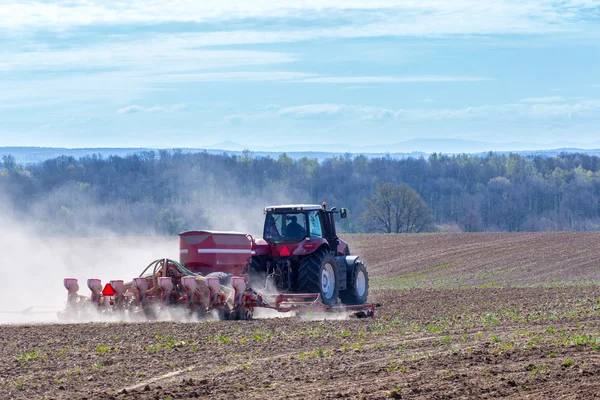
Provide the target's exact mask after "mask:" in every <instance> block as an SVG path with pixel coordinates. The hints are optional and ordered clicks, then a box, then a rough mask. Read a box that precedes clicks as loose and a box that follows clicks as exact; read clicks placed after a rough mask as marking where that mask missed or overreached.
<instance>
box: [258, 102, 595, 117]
mask: <svg viewBox="0 0 600 400" xmlns="http://www.w3.org/2000/svg"><path fill="white" fill-rule="evenodd" d="M599 111H600V100H589V99H578V100H576V101H571V102H564V103H558V102H538V103H533V102H531V103H528V102H519V103H507V104H500V105H482V106H473V107H464V108H456V109H452V108H438V109H429V108H406V109H396V110H393V109H389V108H385V107H373V106H365V105H348V104H305V105H299V106H293V107H286V108H282V109H281V110H279V111H278V113H277V115H279V116H281V117H296V118H302V117H307V118H312V117H318V116H332V115H341V114H343V115H344V116H345V117H349V118H352V117H354V118H357V119H360V120H382V119H389V118H394V119H402V120H445V119H472V118H485V119H490V120H498V119H549V118H572V117H574V116H577V117H582V118H590V117H592V118H593V117H594V116H595V115H597V113H598V112H599ZM257 116H258V117H265V115H264V114H260V115H257Z"/></svg>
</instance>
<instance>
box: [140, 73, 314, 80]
mask: <svg viewBox="0 0 600 400" xmlns="http://www.w3.org/2000/svg"><path fill="white" fill-rule="evenodd" d="M315 75H316V74H309V73H304V72H293V71H240V72H236V71H232V72H207V73H187V74H185V73H182V74H162V75H156V76H153V77H152V78H151V79H152V80H153V81H168V82H269V81H296V80H298V79H302V78H306V77H309V76H315Z"/></svg>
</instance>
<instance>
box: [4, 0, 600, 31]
mask: <svg viewBox="0 0 600 400" xmlns="http://www.w3.org/2000/svg"><path fill="white" fill-rule="evenodd" d="M597 7H599V3H598V1H596V0H590V1H576V0H571V1H560V2H558V1H554V0H529V1H526V2H514V1H510V0H497V1H493V2H481V1H479V0H455V1H442V0H402V1H399V0H387V1H385V0H372V1H361V0H344V1H339V0H319V1H312V0H270V1H269V0H262V1H251V2H243V1H234V0H203V1H197V0H130V1H127V2H122V1H118V0H55V1H53V2H41V1H36V0H5V1H4V2H3V3H2V4H0V26H1V27H4V29H39V28H40V27H42V28H48V27H49V28H53V29H57V30H64V29H69V28H72V27H75V26H85V25H110V24H126V25H131V24H162V23H169V22H185V23H187V22H196V23H206V22H209V23H218V22H233V23H235V22H236V21H240V20H245V19H252V20H256V19H259V20H261V19H263V20H271V19H274V20H281V19H284V18H294V19H298V18H299V19H306V20H311V21H318V20H324V21H326V22H328V23H327V24H326V25H327V26H331V25H332V22H335V21H338V20H339V21H342V22H337V24H338V25H339V26H338V27H335V25H334V28H332V29H326V30H323V31H322V32H321V35H325V36H343V37H348V36H352V37H364V36H385V35H411V36H412V35H419V36H421V35H439V34H479V33H481V34H491V33H510V34H514V33H540V32H561V31H566V30H569V31H577V30H580V31H582V32H583V31H584V29H582V28H581V26H577V25H576V23H577V22H579V20H580V19H582V20H583V19H587V18H588V17H589V15H593V14H594V13H595V12H596V13H597ZM344 21H347V22H346V25H343V23H344ZM371 21H375V22H371ZM318 32H319V30H314V31H313V32H312V33H313V35H314V34H318Z"/></svg>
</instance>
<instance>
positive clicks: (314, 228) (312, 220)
mask: <svg viewBox="0 0 600 400" xmlns="http://www.w3.org/2000/svg"><path fill="white" fill-rule="evenodd" d="M308 228H309V233H308V236H310V237H323V229H321V218H320V216H319V212H318V211H311V212H309V213H308Z"/></svg>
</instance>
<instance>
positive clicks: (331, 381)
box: [0, 233, 600, 399]
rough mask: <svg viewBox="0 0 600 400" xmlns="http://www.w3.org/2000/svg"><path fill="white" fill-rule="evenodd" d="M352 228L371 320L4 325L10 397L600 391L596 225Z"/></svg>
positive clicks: (575, 395) (1, 374)
mask: <svg viewBox="0 0 600 400" xmlns="http://www.w3.org/2000/svg"><path fill="white" fill-rule="evenodd" d="M345 239H347V240H348V241H349V243H350V245H351V249H352V252H353V253H354V254H362V255H363V258H364V259H365V260H366V262H367V264H368V265H369V271H370V274H371V295H370V300H372V301H374V302H378V303H381V304H382V306H381V308H379V309H377V313H376V316H375V318H373V319H348V318H339V317H338V316H336V318H331V319H325V320H324V319H323V318H321V316H318V315H314V316H310V318H307V317H304V318H300V317H290V318H270V319H260V320H259V319H256V320H253V321H241V322H238V321H219V322H204V323H175V322H157V323H87V324H73V325H62V324H42V325H3V326H0V337H1V338H2V339H1V343H2V345H1V346H0V398H23V399H31V398H45V397H46V398H49V399H83V398H87V399H167V398H171V399H187V398H217V399H234V398H240V399H242V398H244V399H247V398H260V399H264V398H290V399H324V398H369V399H380V398H381V399H384V398H404V399H430V398H434V399H448V398H498V397H502V398H504V397H509V398H540V399H545V398H572V399H586V398H599V397H600V287H599V283H600V246H599V243H600V234H597V233H543V234H539V233H536V234H488V233H486V234H431V235H404V236H377V235H350V236H347V237H346V238H345ZM174 245H175V246H176V244H175V243H174Z"/></svg>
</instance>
